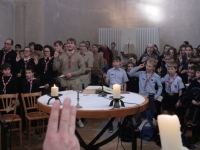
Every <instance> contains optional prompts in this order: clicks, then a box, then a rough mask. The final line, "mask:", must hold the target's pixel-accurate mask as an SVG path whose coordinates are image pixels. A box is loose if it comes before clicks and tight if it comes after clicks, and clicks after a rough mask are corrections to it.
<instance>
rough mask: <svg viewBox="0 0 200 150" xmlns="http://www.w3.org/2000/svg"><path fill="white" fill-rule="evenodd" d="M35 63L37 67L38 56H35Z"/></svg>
mask: <svg viewBox="0 0 200 150" xmlns="http://www.w3.org/2000/svg"><path fill="white" fill-rule="evenodd" d="M33 59H34V63H35V65H37V64H38V57H37V56H34V58H33Z"/></svg>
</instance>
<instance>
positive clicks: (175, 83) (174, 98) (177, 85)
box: [161, 62, 184, 114]
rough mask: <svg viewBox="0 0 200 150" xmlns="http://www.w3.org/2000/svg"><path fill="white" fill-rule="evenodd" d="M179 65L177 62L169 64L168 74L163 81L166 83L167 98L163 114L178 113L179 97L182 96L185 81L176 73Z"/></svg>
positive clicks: (164, 101) (165, 98)
mask: <svg viewBox="0 0 200 150" xmlns="http://www.w3.org/2000/svg"><path fill="white" fill-rule="evenodd" d="M176 71H177V64H176V63H175V62H173V63H170V64H168V74H166V75H165V76H164V77H163V78H162V79H161V81H162V82H164V83H165V91H166V96H165V97H164V99H163V113H164V114H174V113H177V108H176V107H177V105H178V100H179V97H180V96H181V95H182V89H183V88H184V84H183V81H182V79H181V77H179V76H178V75H177V73H176Z"/></svg>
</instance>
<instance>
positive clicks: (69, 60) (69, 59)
mask: <svg viewBox="0 0 200 150" xmlns="http://www.w3.org/2000/svg"><path fill="white" fill-rule="evenodd" d="M74 52H75V50H73V52H72V53H71V54H69V53H67V56H68V69H70V68H71V57H72V55H73V54H74Z"/></svg>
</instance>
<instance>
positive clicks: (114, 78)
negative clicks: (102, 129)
mask: <svg viewBox="0 0 200 150" xmlns="http://www.w3.org/2000/svg"><path fill="white" fill-rule="evenodd" d="M120 65H121V58H120V57H119V56H116V57H114V58H113V68H111V69H109V70H108V72H107V75H106V84H107V85H109V87H110V88H113V85H114V84H119V85H120V86H121V90H122V91H126V88H127V87H126V82H127V81H128V77H127V75H126V72H125V70H123V69H121V68H120ZM120 124H121V118H118V127H119V126H120ZM108 130H109V132H113V125H111V126H110V127H109V129H108Z"/></svg>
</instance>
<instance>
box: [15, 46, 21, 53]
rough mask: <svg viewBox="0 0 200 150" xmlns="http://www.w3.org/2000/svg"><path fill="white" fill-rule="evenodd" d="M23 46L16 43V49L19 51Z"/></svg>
mask: <svg viewBox="0 0 200 150" xmlns="http://www.w3.org/2000/svg"><path fill="white" fill-rule="evenodd" d="M21 48H22V46H21V45H20V44H16V45H15V51H16V52H19V51H20V50H21Z"/></svg>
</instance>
